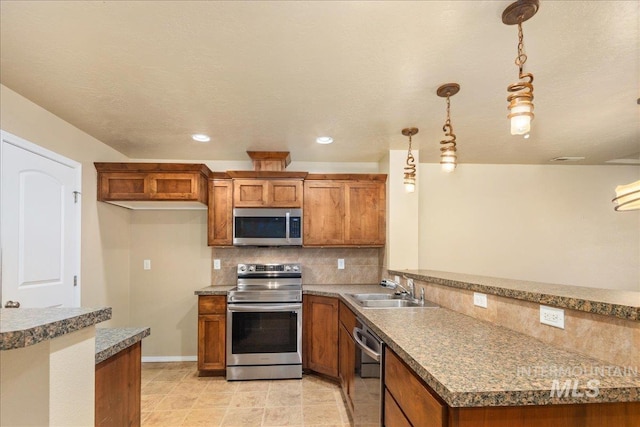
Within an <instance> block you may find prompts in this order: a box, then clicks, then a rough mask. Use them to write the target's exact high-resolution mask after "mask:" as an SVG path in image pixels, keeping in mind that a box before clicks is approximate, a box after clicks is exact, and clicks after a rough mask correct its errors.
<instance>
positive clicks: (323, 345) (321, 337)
mask: <svg viewBox="0 0 640 427" xmlns="http://www.w3.org/2000/svg"><path fill="white" fill-rule="evenodd" d="M304 325H305V329H304V336H305V338H304V340H305V342H306V346H305V347H306V358H307V360H306V363H305V365H306V366H307V367H308V368H309V369H311V370H313V371H316V372H318V373H321V374H325V375H328V376H330V377H334V378H338V300H337V299H336V298H328V297H320V296H314V295H309V296H306V297H305V302H304Z"/></svg>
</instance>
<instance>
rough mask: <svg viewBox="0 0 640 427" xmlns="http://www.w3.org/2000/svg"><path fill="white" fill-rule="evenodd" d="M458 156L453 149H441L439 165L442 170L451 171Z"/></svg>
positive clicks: (454, 167)
mask: <svg viewBox="0 0 640 427" xmlns="http://www.w3.org/2000/svg"><path fill="white" fill-rule="evenodd" d="M457 158H458V156H457V155H456V152H455V151H453V150H446V151H443V152H442V154H441V155H440V166H441V168H442V170H443V171H444V172H453V171H454V170H455V169H456V161H457Z"/></svg>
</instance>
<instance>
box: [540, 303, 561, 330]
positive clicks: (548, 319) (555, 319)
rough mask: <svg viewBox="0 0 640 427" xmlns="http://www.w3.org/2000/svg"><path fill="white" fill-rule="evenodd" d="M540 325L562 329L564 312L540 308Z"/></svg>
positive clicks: (556, 309)
mask: <svg viewBox="0 0 640 427" xmlns="http://www.w3.org/2000/svg"><path fill="white" fill-rule="evenodd" d="M540 323H542V324H545V325H549V326H553V327H556V328H560V329H564V310H563V309H561V308H555V307H547V306H546V305H541V306H540Z"/></svg>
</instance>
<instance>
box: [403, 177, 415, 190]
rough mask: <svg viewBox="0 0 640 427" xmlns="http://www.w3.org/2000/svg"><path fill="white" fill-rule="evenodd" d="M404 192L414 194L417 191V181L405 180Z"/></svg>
mask: <svg viewBox="0 0 640 427" xmlns="http://www.w3.org/2000/svg"><path fill="white" fill-rule="evenodd" d="M404 191H406V192H407V193H413V192H414V191H416V179H415V178H413V177H405V178H404Z"/></svg>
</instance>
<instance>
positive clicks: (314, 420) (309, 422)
mask: <svg viewBox="0 0 640 427" xmlns="http://www.w3.org/2000/svg"><path fill="white" fill-rule="evenodd" d="M196 372H197V370H196V364H195V362H178V363H143V364H142V426H144V427H147V426H148V427H151V426H172V427H173V426H176V427H177V426H226V427H231V426H239V427H240V426H241V427H251V426H259V427H261V426H271V427H276V426H305V427H308V426H324V427H327V426H333V427H338V426H339V427H348V426H349V420H348V416H347V412H346V409H345V406H344V403H343V400H342V396H341V393H340V387H339V386H338V385H337V384H335V383H333V382H330V381H327V380H325V379H322V378H320V377H317V376H313V375H304V376H303V378H302V380H272V381H230V382H227V381H225V379H224V378H223V377H198V376H197V373H196Z"/></svg>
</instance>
